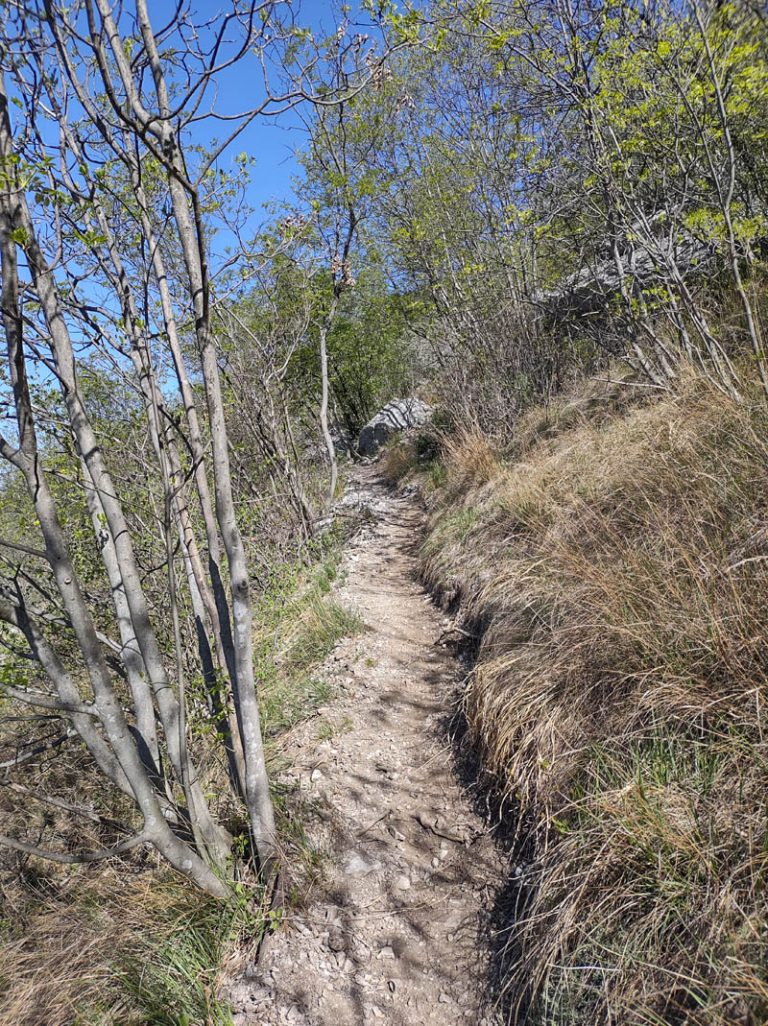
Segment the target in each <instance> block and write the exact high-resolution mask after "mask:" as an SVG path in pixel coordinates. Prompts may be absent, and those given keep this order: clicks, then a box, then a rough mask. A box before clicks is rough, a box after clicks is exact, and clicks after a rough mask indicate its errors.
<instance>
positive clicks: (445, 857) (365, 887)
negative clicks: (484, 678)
mask: <svg viewBox="0 0 768 1026" xmlns="http://www.w3.org/2000/svg"><path fill="white" fill-rule="evenodd" d="M343 504H344V506H345V507H347V509H349V508H350V507H352V508H354V507H357V506H360V507H367V508H368V509H369V510H370V513H371V514H372V519H371V522H370V523H369V524H368V526H366V527H365V528H364V529H363V530H362V531H361V532H360V533H359V534H358V535H357V536H356V537H355V538H354V539H353V540H352V542H351V543H350V545H349V549H348V551H347V554H346V556H345V560H344V573H343V577H342V580H343V583H342V585H341V586H340V587H339V589H338V593H339V597H340V599H341V600H342V601H343V602H346V603H347V604H349V605H351V606H353V607H356V608H357V609H358V610H359V612H360V613H361V614H362V616H363V618H364V620H365V622H366V624H367V625H368V631H367V632H366V633H365V635H364V636H362V637H361V638H357V639H348V640H346V641H344V642H342V643H341V644H340V645H339V646H338V648H337V650H336V651H335V652H334V655H333V656H332V658H331V660H329V663H328V665H327V667H326V669H328V670H329V672H331V673H332V675H333V676H334V677H335V678H336V681H335V682H336V684H337V685H339V686H338V690H337V697H336V699H335V700H334V702H333V703H331V704H329V706H328V707H327V708H324V709H323V710H321V713H322V719H321V718H320V717H318V718H314V719H313V720H310V721H309V722H307V723H306V724H303V725H302V726H301V728H300V729H299V730H298V731H295V732H294V733H293V734H292V736H291V739H290V756H291V760H292V767H291V770H290V771H289V772H288V773H287V774H286V778H287V779H288V780H290V781H291V782H292V783H293V784H294V786H295V785H298V787H299V790H300V793H301V794H302V795H303V796H304V797H305V798H306V799H308V801H307V803H306V804H307V808H308V810H309V811H308V812H304V813H302V815H303V816H304V817H305V828H306V831H307V834H308V835H309V837H310V838H311V841H312V843H313V844H314V845H315V846H317V847H318V848H319V849H320V850H321V851H324V852H326V853H327V856H328V859H327V864H326V867H325V871H324V874H323V880H322V882H321V883H320V884H318V885H317V886H316V888H315V890H314V891H313V892H312V895H311V898H310V901H311V904H310V905H309V906H308V907H307V908H306V909H304V910H302V911H301V912H292V913H291V914H290V915H289V917H288V918H287V921H286V922H285V924H284V925H283V926H282V927H281V928H280V930H279V931H278V932H277V933H276V934H275V935H274V936H273V937H272V938H271V940H270V943H269V945H268V948H267V952H266V955H265V957H264V959H263V961H262V964H261V966H260V967H259V968H258V969H257V970H256V969H253V968H252V970H251V976H250V978H249V975H248V973H247V972H246V974H245V975H243V976H241V977H240V978H239V979H238V980H236V981H235V982H234V983H233V984H232V985H231V986H230V988H229V992H230V996H231V999H232V1001H233V1005H234V1008H235V1012H236V1016H235V1021H236V1023H237V1024H238V1026H246V1024H253V1026H256V1024H259V1026H277V1024H283V1023H297V1024H303V1026H358V1024H368V1023H377V1022H380V1023H385V1024H402V1026H406V1024H407V1026H438V1024H439V1026H452V1024H454V1023H469V1024H472V1026H478V1024H483V1026H486V1024H488V1026H490V1024H492V1023H493V1024H495V1023H496V1021H497V1020H496V1018H495V1016H494V1013H493V1012H492V1011H491V1010H490V1009H489V1007H488V998H487V994H486V985H485V981H486V969H487V961H488V955H487V944H486V938H485V931H484V923H485V922H486V921H487V913H488V910H489V909H490V906H491V905H492V902H493V887H494V884H495V883H496V882H497V881H500V880H502V879H503V874H502V869H501V866H500V862H499V854H498V852H497V850H496V849H495V846H494V844H493V841H492V840H491V838H490V837H489V836H488V834H487V832H486V828H485V826H484V824H483V822H482V820H481V819H480V818H479V817H478V816H477V815H475V813H474V812H473V810H472V805H471V802H470V799H469V798H468V796H467V795H466V794H465V793H464V792H463V790H462V788H461V786H460V783H459V782H458V780H457V778H456V776H455V775H454V772H453V769H452V765H453V760H452V755H451V751H450V743H449V742H448V741H447V740H446V738H445V737H444V726H445V722H446V719H447V717H448V716H449V714H450V704H451V701H452V698H453V695H454V693H455V686H456V678H457V673H458V665H457V663H456V660H455V659H454V658H453V656H452V655H451V654H450V653H449V652H448V651H446V649H445V648H444V647H442V646H440V645H439V644H438V640H439V638H440V635H441V633H442V632H443V631H444V629H445V626H446V624H445V621H444V620H443V618H442V617H441V615H440V613H439V612H438V611H437V610H436V609H435V607H434V606H433V605H432V603H431V602H430V599H429V597H428V596H427V595H426V594H425V592H424V590H423V589H422V588H421V587H420V586H419V584H418V583H417V582H416V579H415V571H416V554H415V547H416V542H417V538H418V532H419V529H420V527H421V518H422V515H421V513H420V511H419V509H418V507H417V505H416V503H415V502H414V500H412V499H410V498H408V497H404V496H395V495H392V494H391V493H390V492H389V491H387V489H386V487H385V486H384V484H383V482H382V481H381V480H380V478H379V477H378V474H377V471H376V468H375V466H374V467H368V468H363V469H361V470H357V471H356V472H355V478H354V480H353V482H352V484H351V485H350V487H349V489H348V491H347V494H346V496H345V499H344V503H343ZM323 723H324V724H325V727H324V728H322V727H321V724H323ZM329 725H332V727H331V726H329ZM331 729H333V731H334V732H333V736H331V737H328V736H327V735H328V733H330V730H331Z"/></svg>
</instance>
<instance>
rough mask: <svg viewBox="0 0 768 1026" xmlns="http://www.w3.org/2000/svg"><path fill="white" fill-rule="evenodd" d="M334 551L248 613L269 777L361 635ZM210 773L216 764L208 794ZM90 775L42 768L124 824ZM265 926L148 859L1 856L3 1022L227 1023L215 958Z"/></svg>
mask: <svg viewBox="0 0 768 1026" xmlns="http://www.w3.org/2000/svg"><path fill="white" fill-rule="evenodd" d="M341 552H342V539H341V538H339V537H335V536H334V535H329V536H327V537H326V538H325V539H324V540H323V542H322V543H321V544H320V545H319V546H318V549H317V551H316V552H315V554H314V559H313V561H312V562H311V563H310V565H307V563H306V561H305V562H301V563H298V562H297V563H295V564H285V565H283V566H281V567H279V568H276V569H275V570H274V572H273V574H272V576H271V578H270V580H269V582H268V583H267V585H266V587H264V588H263V589H262V592H261V594H260V597H259V600H258V603H257V607H256V609H255V616H254V622H255V638H254V652H255V659H256V669H257V675H258V676H257V679H258V681H259V687H260V697H261V705H262V710H263V716H264V727H265V735H266V738H267V746H268V753H269V759H270V763H271V766H272V769H273V770H274V769H275V768H276V766H277V764H278V763H279V762H280V760H281V759H282V758H283V756H282V751H283V748H284V745H283V744H282V740H281V739H282V735H284V734H285V732H286V731H287V730H288V729H289V728H290V727H292V726H294V725H295V724H296V723H298V722H299V721H300V720H302V719H304V718H306V717H307V716H309V715H310V714H311V713H312V711H313V710H314V709H315V708H316V707H317V705H318V704H321V703H322V702H324V701H327V699H328V698H329V697H330V695H331V685H330V683H329V682H328V681H327V680H326V679H325V677H324V676H323V674H322V673H321V672H320V669H319V667H320V664H321V663H322V662H323V660H324V659H325V658H326V657H327V656H328V655H329V653H330V652H331V651H332V649H333V647H334V646H335V644H336V643H337V642H338V641H339V640H340V639H341V638H343V637H345V636H348V635H352V634H356V633H358V632H359V631H360V630H362V629H363V623H362V621H361V619H360V617H359V616H358V615H357V614H356V613H355V612H354V611H352V610H348V609H347V608H345V607H344V606H342V605H341V604H340V603H339V602H338V601H336V600H335V598H334V597H333V595H332V594H331V589H332V585H333V582H334V580H335V579H336V577H337V573H338V565H339V559H340V556H341ZM198 740H199V743H201V744H203V743H204V736H202V737H201V739H198ZM72 760H74V761H72ZM203 762H205V760H203ZM218 771H221V769H220V768H219V770H218ZM216 772H217V770H216V767H215V766H214V765H213V764H211V765H210V766H209V779H208V780H207V786H208V788H209V789H211V790H213V789H215V786H216V784H215V776H216ZM92 776H93V774H92V772H91V771H90V769H89V765H88V761H87V759H86V758H85V757H84V756H82V755H80V754H77V753H76V752H74V751H73V752H72V753H69V752H68V751H65V752H64V753H63V754H62V755H61V756H60V757H59V758H58V759H57V760H53V761H51V762H50V763H49V764H48V768H47V769H46V777H45V780H46V784H45V786H46V787H47V788H48V789H49V790H50V792H51V793H56V791H57V789H61V787H63V782H64V781H65V779H66V780H70V778H71V779H76V780H77V781H78V784H79V787H80V789H81V791H82V794H81V803H82V804H83V805H86V806H88V805H90V806H92V807H94V808H96V809H98V810H99V811H100V812H101V813H102V814H103V815H108V816H110V817H112V818H114V819H119V818H120V816H121V815H122V813H123V812H124V811H125V810H124V809H123V808H122V805H121V803H119V802H118V803H117V805H115V807H114V808H112V806H111V805H109V804H108V803H106V796H105V795H102V793H101V791H99V782H98V780H96V781H94V780H92V779H91V777H92ZM38 783H39V781H38ZM274 788H275V804H276V809H277V812H278V816H279V818H280V820H281V823H280V826H281V832H282V835H283V837H284V839H285V841H286V843H287V844H288V845H289V847H290V848H291V849H292V851H293V853H294V854H297V855H298V857H299V858H300V859H303V860H304V861H305V862H306V863H312V861H313V860H315V859H316V853H314V852H312V851H311V847H310V846H309V844H308V842H307V840H306V838H305V837H304V835H303V830H302V826H301V822H300V818H299V817H297V816H296V814H295V810H291V809H289V808H288V806H289V804H290V802H289V801H288V796H287V795H286V794H285V793H284V790H283V789H281V787H280V785H279V784H278V783H277V782H275V783H274ZM7 790H8V788H6V789H5V791H7ZM102 790H103V789H102ZM3 800H4V792H3V791H0V811H2V812H4V813H5V814H6V817H7V816H10V815H14V816H15V815H17V813H16V812H15V811H13V810H12V808H11V806H10V805H8V808H7V809H5V808H4V806H3ZM18 814H19V815H20V814H21V813H18ZM41 822H42V821H41ZM44 826H45V828H46V829H47V830H49V831H50V830H54V831H56V833H57V834H58V836H59V838H60V839H65V838H68V837H70V835H71V837H72V844H73V846H74V847H80V846H82V845H83V844H84V845H85V847H99V846H101V845H102V844H103V843H105V841H104V838H102V837H101V836H100V835H99V834H98V832H96V829H95V827H94V828H92V829H91V832H92V833H93V837H91V836H90V835H89V834H87V833H84V832H83V826H82V823H71V822H68V821H67V817H66V816H64V815H63V814H62V815H60V814H57V815H56V817H55V821H54V820H53V819H52V818H51V817H50V816H47V815H46V816H45V817H44ZM65 843H66V842H65ZM263 925H264V920H263V916H262V913H261V909H260V907H259V902H258V895H257V894H256V895H255V894H254V893H253V891H252V890H249V889H246V888H243V887H241V886H240V885H236V888H235V893H233V896H232V899H231V901H230V902H229V903H226V904H221V903H218V902H216V901H213V900H212V899H209V898H206V897H205V896H203V895H200V894H199V893H197V892H195V891H193V890H192V888H190V887H189V886H188V885H186V884H185V883H184V882H183V881H179V880H177V879H176V878H174V877H173V876H172V875H171V874H169V873H168V872H167V871H165V870H163V869H161V868H160V867H159V865H158V864H156V862H155V859H154V857H153V856H152V854H151V852H148V851H146V850H144V851H140V852H137V853H136V854H135V855H132V856H127V857H125V858H124V859H121V860H117V859H115V860H111V861H110V862H109V863H105V864H97V865H95V866H83V867H79V868H76V869H71V868H66V869H64V868H62V867H60V866H56V865H54V864H52V863H46V862H41V861H40V860H37V859H30V858H29V857H28V856H24V855H18V854H15V853H7V852H3V853H2V860H1V861H0V1026H229V1024H230V1023H231V1021H232V1020H231V1016H230V1013H229V1010H228V1008H227V1006H226V1005H225V1004H223V1003H222V1002H221V1001H220V1000H219V999H218V998H217V992H218V980H219V974H220V972H221V968H222V960H225V959H226V957H227V955H228V953H230V952H232V951H233V950H234V949H236V948H237V947H238V942H239V941H243V940H257V939H258V937H259V936H260V933H261V931H262V929H263Z"/></svg>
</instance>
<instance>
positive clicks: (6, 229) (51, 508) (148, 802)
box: [0, 76, 229, 898]
mask: <svg viewBox="0 0 768 1026" xmlns="http://www.w3.org/2000/svg"><path fill="white" fill-rule="evenodd" d="M12 153H13V147H12V134H11V123H10V117H9V112H8V100H7V94H6V91H5V84H4V81H3V80H2V76H0V159H2V160H3V164H4V167H5V168H6V175H5V180H4V182H3V186H2V188H1V189H0V257H1V258H2V265H1V266H2V278H3V281H2V309H3V324H4V328H5V335H6V342H7V350H8V364H9V369H10V378H11V385H12V389H13V396H14V405H15V411H16V422H17V431H18V446H15V447H14V446H13V445H11V444H9V443H8V442H7V441H6V440H5V439H2V440H0V454H2V456H3V457H4V458H5V459H7V460H8V461H9V462H10V463H12V464H13V465H14V466H15V467H17V468H18V469H19V470H20V471H21V473H22V474H23V475H24V478H25V480H26V482H27V487H28V490H29V494H30V497H31V498H32V501H33V503H34V507H35V512H36V514H37V517H38V521H39V524H40V529H41V533H42V535H43V539H44V542H45V553H46V559H47V561H48V564H49V566H50V568H51V571H52V573H53V576H54V579H55V582H56V586H57V590H58V592H59V595H60V597H61V600H62V603H63V606H64V609H65V611H66V614H67V616H68V618H69V621H70V624H71V626H72V629H73V631H74V634H75V637H76V638H77V642H78V645H79V649H80V652H81V655H82V657H83V662H84V665H85V668H86V671H87V673H88V677H89V680H90V682H91V686H92V689H93V694H94V701H95V707H96V710H97V712H98V717H99V720H100V723H101V725H102V728H103V730H104V734H105V737H106V739H107V741H108V743H109V746H110V748H111V751H112V752H113V753H114V757H115V760H116V761H117V763H118V765H119V766H120V769H121V771H122V773H123V774H124V775H125V778H126V780H127V782H128V784H129V786H130V789H131V791H132V793H133V796H134V799H135V801H136V804H137V807H138V809H139V811H140V812H141V815H142V818H143V824H144V825H143V830H142V836H143V837H145V838H146V839H147V840H148V841H150V842H151V843H152V844H153V845H154V846H155V847H156V848H157V849H158V851H159V852H160V853H161V854H162V855H163V856H164V857H165V858H166V859H167V860H168V861H169V862H170V863H171V865H173V866H174V867H175V868H176V869H178V870H179V871H180V872H182V873H184V875H186V876H188V877H189V878H190V879H192V880H193V881H194V882H195V883H196V884H197V885H198V886H199V887H201V888H202V889H203V890H205V891H207V892H208V893H210V894H212V895H215V896H216V897H221V898H223V897H225V896H226V895H227V894H228V893H229V890H228V887H227V885H226V884H225V883H224V881H223V880H222V879H220V878H219V877H218V876H217V875H216V874H215V873H214V872H213V870H212V869H211V868H210V867H209V866H208V865H206V863H205V862H204V861H203V859H202V858H201V857H200V856H199V855H198V854H197V853H196V852H195V851H194V850H193V849H192V848H191V847H190V846H189V845H188V844H187V843H186V842H185V841H183V840H182V839H181V838H179V837H177V836H176V835H175V834H174V833H173V831H172V830H171V828H170V826H169V824H168V822H167V821H166V819H165V818H164V816H163V814H162V810H161V806H160V802H159V800H158V796H157V794H156V792H155V790H154V788H153V785H152V783H151V780H150V778H149V776H148V774H147V769H146V766H145V765H144V762H143V761H142V758H141V755H140V753H139V750H138V747H137V745H136V743H135V740H134V737H133V736H132V734H131V730H130V726H129V724H128V721H127V719H126V717H125V714H124V712H123V709H122V707H121V705H120V702H119V700H118V698H117V695H116V693H115V690H114V687H113V684H112V680H111V675H110V672H109V668H108V666H107V664H106V661H105V659H104V656H103V652H102V647H101V642H100V639H99V637H98V634H97V632H96V629H95V627H94V624H93V621H92V618H91V615H90V612H89V609H88V605H87V603H86V600H85V597H84V595H83V592H82V589H81V587H80V583H79V580H78V578H77V575H76V573H75V570H74V567H73V564H72V561H71V559H70V556H69V552H68V546H67V541H66V537H65V535H64V531H63V529H62V527H61V523H60V521H59V517H58V513H57V510H56V504H55V501H54V498H53V495H52V492H51V490H50V487H49V485H48V481H47V478H46V474H45V472H44V470H43V467H42V463H41V461H40V457H39V452H38V445H37V437H36V430H35V423H34V414H33V409H32V403H31V399H30V395H29V386H28V382H27V373H26V365H25V356H24V348H23V322H22V318H21V313H20V308H19V297H18V265H17V258H16V244H17V241H16V240H17V238H18V233H19V232H21V233H22V236H23V238H24V242H25V248H26V256H27V263H28V266H29V268H30V271H31V273H32V275H33V279H34V282H35V284H36V286H37V293H38V297H39V298H40V300H41V305H42V308H43V311H44V315H45V318H46V323H47V326H48V329H49V331H50V333H51V342H52V345H53V347H54V351H55V353H56V360H57V368H58V370H59V372H60V380H61V384H62V386H63V388H64V390H65V401H66V402H67V408H68V411H69V415H70V421H71V425H72V428H73V431H74V433H75V436H76V438H77V440H78V444H79V445H80V449H81V453H82V455H83V458H84V460H85V462H86V465H87V466H88V467H89V473H91V476H92V479H93V473H92V472H91V470H90V464H89V460H90V461H92V460H93V456H94V452H96V453H98V448H97V447H96V446H95V439H94V438H93V436H92V433H90V431H89V425H88V422H87V418H86V417H85V416H84V410H83V408H82V403H81V402H80V399H79V396H78V394H77V391H76V387H77V386H76V380H75V376H74V362H73V359H72V352H71V344H70V342H69V338H68V334H67V331H66V325H65V323H64V320H63V318H62V315H61V311H60V309H59V307H58V304H57V302H56V296H55V288H54V286H53V282H52V279H51V277H50V274H49V272H47V269H46V268H45V265H44V261H43V259H42V254H41V252H40V250H39V247H38V245H37V240H36V236H35V232H34V226H33V225H32V223H31V219H30V217H29V212H28V209H27V208H26V201H25V197H24V194H23V191H22V188H21V186H20V184H19V182H18V179H17V175H16V173H15V171H13V170H11V169H12V163H11V160H10V159H9V158H10V157H11V155H12ZM41 265H42V266H41ZM94 469H95V472H96V478H97V480H94V486H95V487H96V488H97V489H98V491H99V496H100V498H101V500H102V503H103V505H104V510H105V513H107V516H109V510H108V503H107V502H105V498H106V499H107V500H109V499H110V498H111V499H112V500H113V501H114V502H116V497H115V496H114V493H113V494H112V495H111V496H109V495H106V494H105V492H104V490H103V488H104V477H103V476H102V470H103V468H102V467H101V466H99V462H98V461H96V462H95V463H94ZM109 483H110V486H111V482H109ZM99 484H100V485H101V486H102V487H101V488H99ZM112 512H114V510H113V511H112ZM120 512H121V511H120ZM122 525H123V527H125V523H124V520H123V521H122ZM110 529H111V530H112V532H113V538H114V525H112V524H111V525H110ZM115 541H116V539H115ZM116 549H117V544H116ZM127 591H128V587H126V592H127ZM133 616H134V614H133V611H132V617H133ZM134 622H135V618H134ZM142 654H144V653H142ZM145 662H147V660H146V658H145ZM78 697H79V696H78ZM6 840H7V839H6Z"/></svg>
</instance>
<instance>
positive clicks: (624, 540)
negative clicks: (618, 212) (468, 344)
mask: <svg viewBox="0 0 768 1026" xmlns="http://www.w3.org/2000/svg"><path fill="white" fill-rule="evenodd" d="M568 402H569V403H570V404H571V405H573V400H568ZM565 405H566V400H563V401H562V403H561V409H560V411H558V410H557V409H555V410H552V409H550V410H548V411H546V413H544V412H542V411H540V410H539V411H531V413H529V414H528V415H527V417H526V418H525V419H524V420H523V421H522V422H521V424H520V425H519V429H518V434H517V437H516V438H515V439H514V440H513V443H512V447H511V448H512V451H513V452H515V453H516V456H515V459H514V460H512V459H510V458H506V459H505V458H504V456H503V455H499V454H498V453H497V454H496V456H495V457H494V458H493V459H491V458H490V455H489V452H488V450H489V449H490V447H489V446H488V444H487V443H486V444H485V455H484V456H482V458H481V453H483V441H482V439H479V438H477V437H472V438H469V439H466V438H465V439H461V438H460V439H457V440H456V441H454V443H453V444H452V445H450V446H449V447H448V449H447V452H446V457H445V463H446V471H447V483H446V486H445V488H444V489H443V493H442V496H440V495H438V497H437V498H436V499H434V500H433V502H434V503H435V505H434V507H433V513H432V518H431V525H430V534H429V537H428V539H427V541H426V544H425V547H424V574H425V576H426V578H427V580H428V581H429V582H431V584H432V585H433V586H434V587H436V588H442V589H443V590H447V591H448V592H449V594H450V595H456V596H458V597H459V599H460V601H461V604H462V610H463V615H464V617H465V618H466V619H468V620H469V621H472V622H474V624H475V625H476V627H477V629H478V632H479V633H480V634H481V636H482V640H481V643H480V648H479V652H478V657H477V662H476V665H475V668H474V670H473V673H472V675H471V677H470V680H469V683H468V687H467V692H466V715H467V719H468V723H469V727H470V731H471V735H472V736H473V738H474V740H475V742H476V743H477V745H478V746H479V748H480V751H481V753H482V755H483V758H484V761H485V764H486V766H487V767H488V768H489V769H490V770H491V771H492V772H493V774H494V775H495V777H496V779H497V780H498V782H499V786H500V788H501V790H502V792H503V794H504V796H505V797H506V798H507V800H508V802H507V806H506V807H507V809H508V810H509V811H508V813H507V815H509V816H510V817H513V818H514V824H515V828H516V832H517V833H516V838H517V840H516V844H517V859H516V861H517V864H518V868H517V876H516V880H517V883H516V884H515V885H514V887H511V901H510V905H511V908H512V911H511V912H509V913H508V917H507V921H506V923H505V931H504V932H503V934H502V940H503V941H504V945H505V954H506V958H505V960H504V966H505V970H504V973H505V975H504V984H503V986H504V990H505V997H506V1000H507V1004H508V1007H509V1009H510V1011H511V1013H512V1021H517V1022H523V1021H525V1022H528V1023H531V1024H534V1023H535V1024H542V1026H543V1024H547V1026H555V1024H557V1026H566V1024H568V1026H578V1024H583V1026H596V1024H598V1023H605V1024H609V1023H611V1024H613V1023H615V1024H626V1023H633V1024H635V1023H637V1024H641V1023H642V1024H669V1026H672V1024H675V1026H677V1024H691V1026H693V1024H697V1026H699V1024H700V1026H733V1024H737V1023H741V1024H745V1026H746V1024H751V1026H757V1024H759V1023H764V1022H766V1021H768V970H767V968H766V967H767V966H768V903H767V902H766V873H767V872H768V815H767V807H766V798H765V796H766V794H767V793H768V742H766V736H765V729H766V721H765V717H766V700H767V699H768V682H767V679H766V673H767V671H768V647H766V644H765V638H766V632H767V630H768V527H766V520H765V511H766V508H768V410H766V407H765V405H764V403H763V402H762V401H761V400H760V399H757V398H755V400H754V401H751V400H750V399H746V400H744V401H743V402H740V403H736V402H732V401H731V400H729V399H727V398H725V397H724V396H723V395H722V394H721V393H719V392H717V391H715V390H714V389H713V388H711V387H710V386H708V385H707V384H706V383H704V382H702V381H701V380H698V379H696V378H695V377H691V378H690V380H688V381H687V382H685V383H684V384H683V386H682V387H681V389H680V392H679V393H678V394H676V395H674V396H673V395H671V394H667V395H665V396H663V397H662V398H658V399H656V400H655V401H654V402H652V403H646V404H643V405H638V404H634V405H633V404H629V405H624V406H622V407H621V408H617V407H616V405H615V404H614V405H612V404H611V397H610V396H609V395H607V394H606V396H605V402H604V403H603V404H602V406H601V405H600V404H599V403H597V404H595V403H592V402H590V403H586V404H582V407H581V409H580V410H579V411H578V413H577V414H574V413H573V410H572V409H571V410H570V411H566V413H565V414H563V411H562V407H563V406H565ZM576 405H577V406H578V404H576ZM558 412H559V413H560V414H561V415H558ZM544 428H546V429H544ZM470 511H471V517H470V516H469V513H470ZM447 585H450V587H447Z"/></svg>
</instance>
